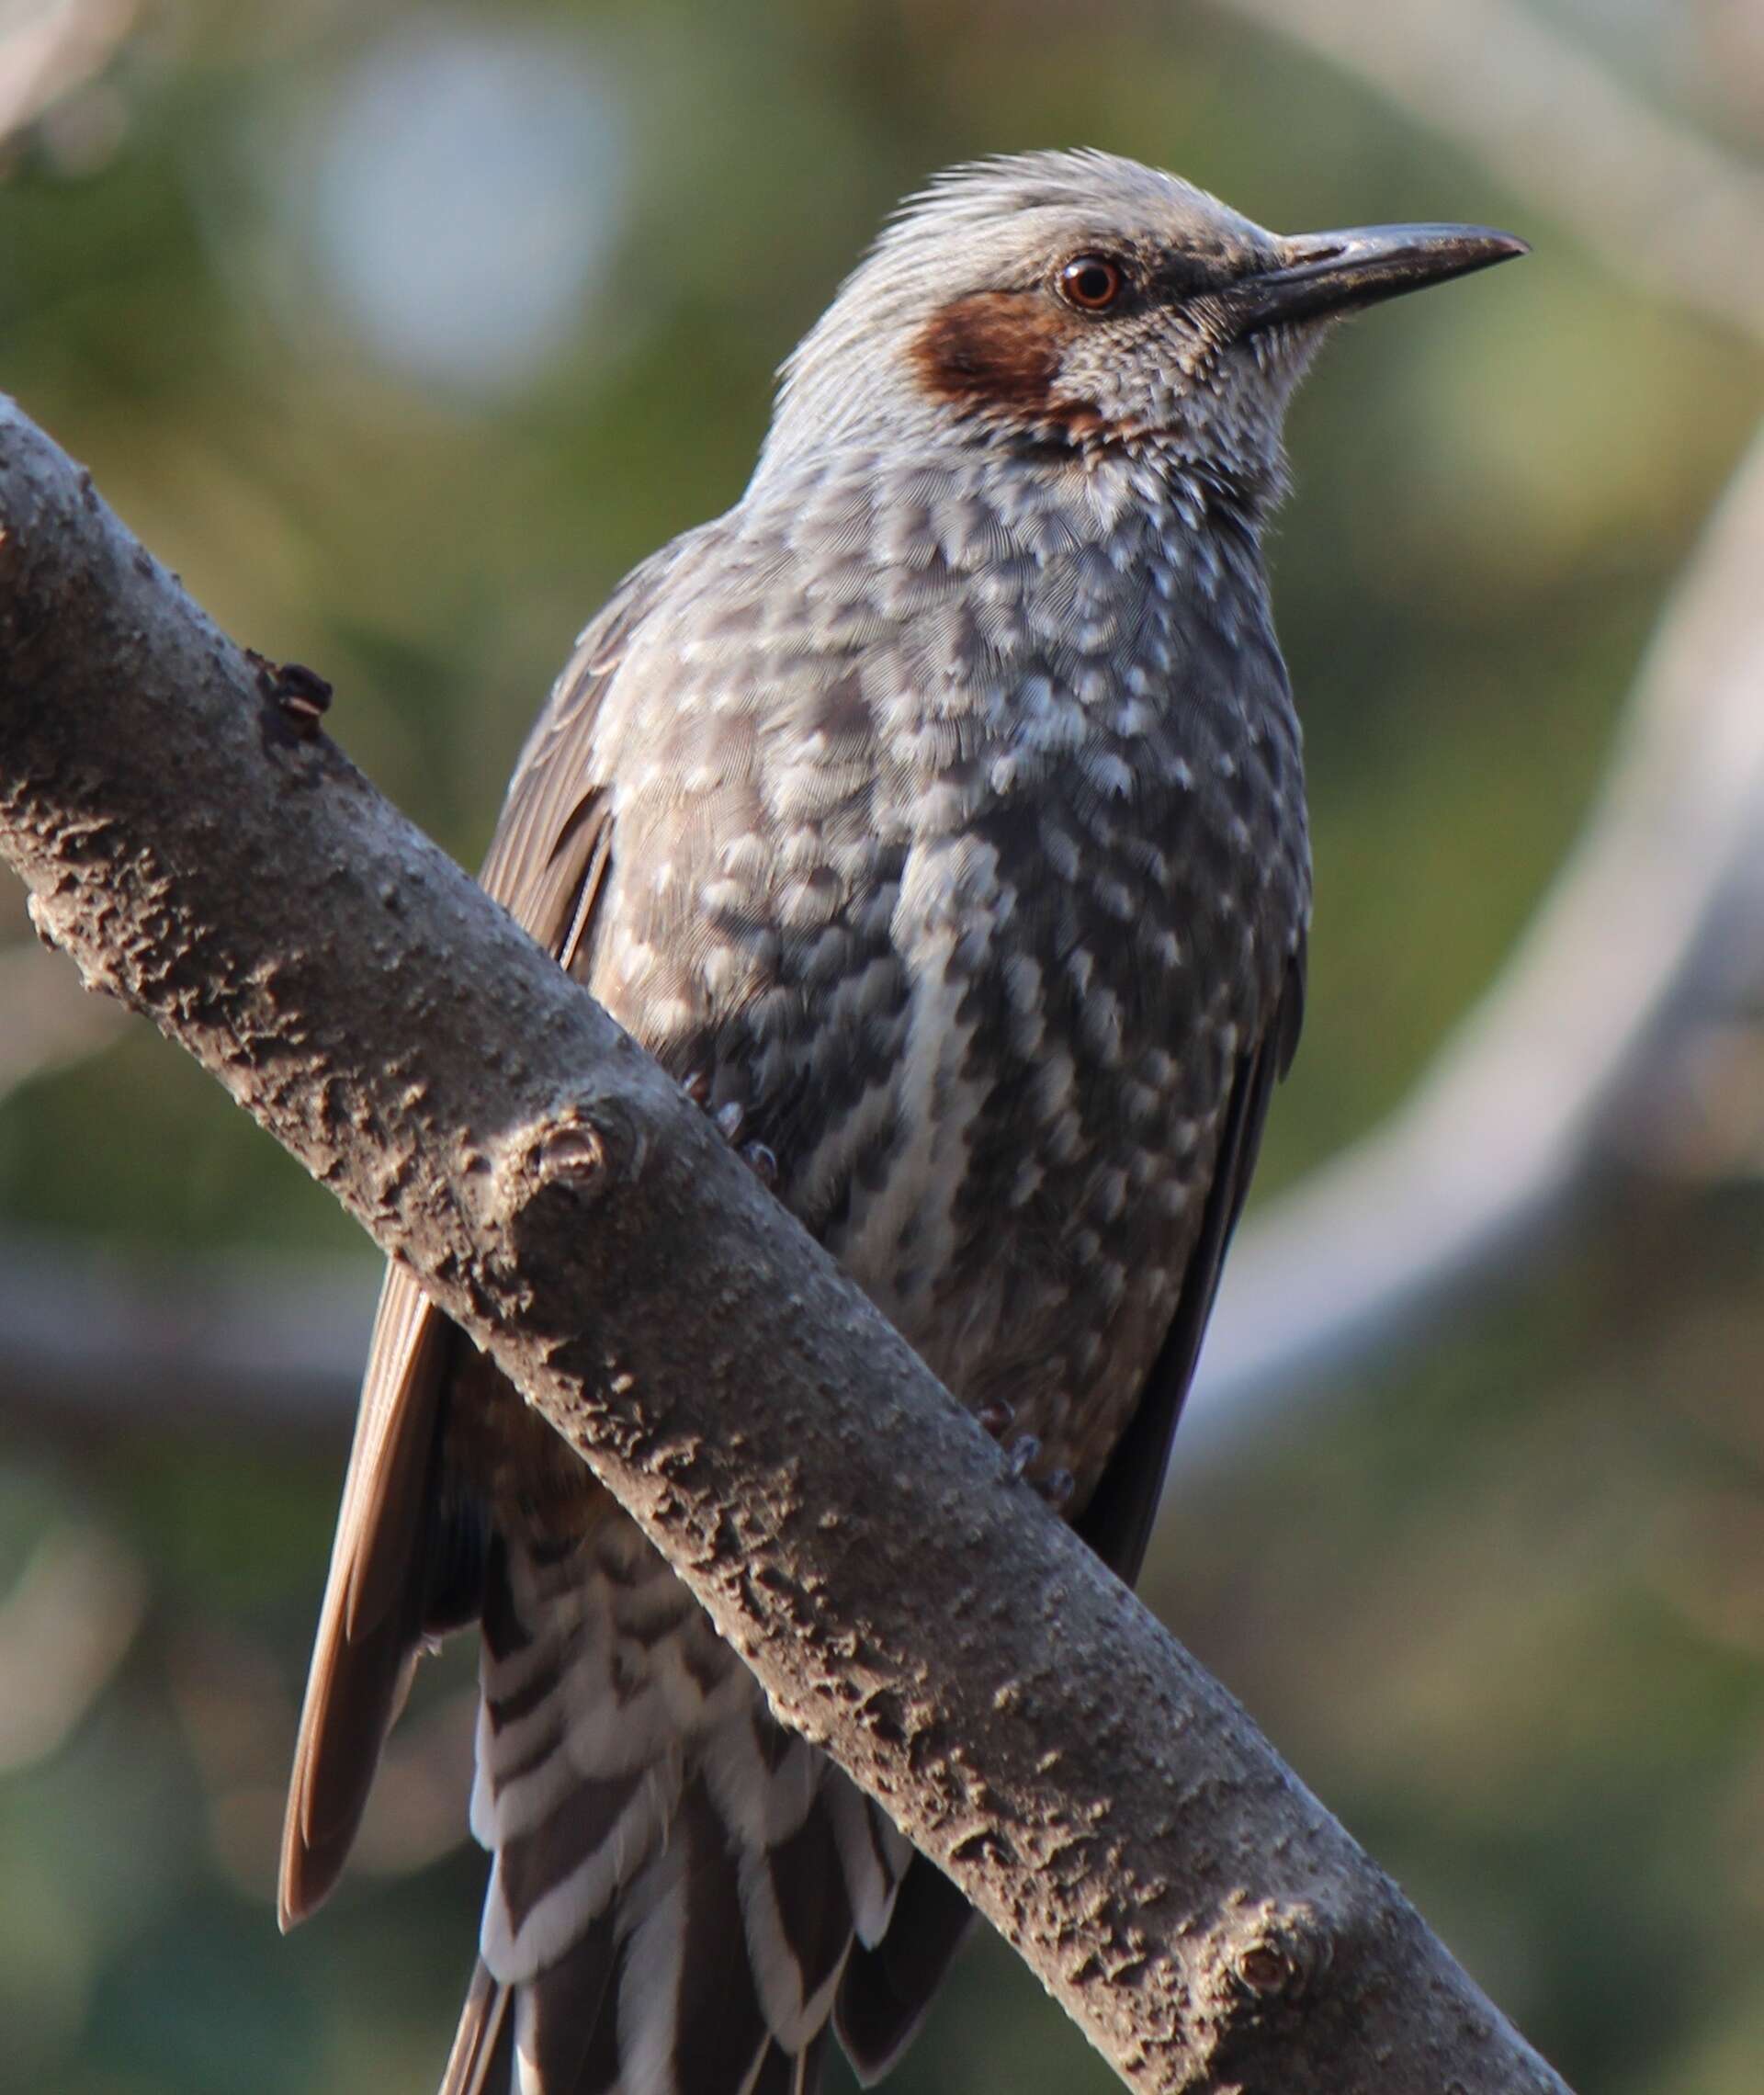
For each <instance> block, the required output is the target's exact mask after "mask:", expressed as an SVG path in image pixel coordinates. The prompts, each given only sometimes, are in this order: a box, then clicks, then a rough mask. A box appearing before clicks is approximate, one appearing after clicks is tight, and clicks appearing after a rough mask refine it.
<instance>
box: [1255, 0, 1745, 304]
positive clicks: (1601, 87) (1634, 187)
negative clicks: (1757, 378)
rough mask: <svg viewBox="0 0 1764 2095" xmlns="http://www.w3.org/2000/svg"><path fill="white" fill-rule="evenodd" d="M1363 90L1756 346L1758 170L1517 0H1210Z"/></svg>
mask: <svg viewBox="0 0 1764 2095" xmlns="http://www.w3.org/2000/svg"><path fill="white" fill-rule="evenodd" d="M1220 4H1221V5H1223V6H1226V7H1227V8H1229V9H1230V10H1231V11H1233V12H1234V13H1236V14H1238V15H1242V16H1244V17H1247V18H1248V19H1249V20H1250V21H1252V22H1256V23H1259V24H1261V26H1262V27H1263V28H1271V29H1273V30H1275V31H1276V32H1278V33H1279V34H1280V35H1282V36H1285V37H1290V38H1292V39H1293V40H1295V41H1296V42H1298V43H1300V44H1303V45H1304V46H1305V47H1306V49H1308V50H1310V51H1315V52H1317V54H1318V55H1319V56H1321V57H1323V58H1326V59H1328V60H1329V62H1331V63H1332V64H1334V65H1336V66H1338V67H1340V69H1341V70H1343V71H1344V72H1346V73H1349V74H1352V75H1353V76H1354V77H1355V78H1357V79H1360V80H1363V81H1366V82H1368V83H1369V84H1370V85H1373V86H1374V87H1376V88H1378V89H1379V90H1380V91H1381V92H1383V93H1384V94H1385V95H1386V96H1388V97H1389V98H1390V99H1391V100H1392V101H1394V102H1395V103H1396V104H1397V106H1398V107H1399V108H1401V109H1402V110H1403V111H1404V112H1405V114H1407V115H1408V116H1409V117H1411V118H1413V119H1415V120H1416V121H1417V122H1419V123H1422V124H1425V125H1427V126H1429V127H1430V129H1431V130H1435V131H1436V132H1438V133H1440V134H1441V135H1442V137H1445V138H1448V139H1450V140H1452V141H1453V143H1454V144H1456V145H1459V146H1462V147H1463V148H1464V150H1466V151H1467V152H1470V153H1475V154H1476V157H1477V158H1478V159H1480V160H1481V161H1482V162H1483V163H1484V164H1486V165H1487V167H1488V168H1489V169H1490V170H1491V171H1492V172H1493V173H1494V175H1495V176H1496V177H1497V178H1498V180H1499V181H1500V182H1501V183H1503V184H1504V185H1505V186H1506V187H1507V188H1509V189H1510V191H1511V192H1512V193H1513V195H1514V196H1516V197H1522V198H1525V199H1526V200H1527V201H1528V202H1531V203H1534V204H1535V205H1537V206H1538V207H1539V208H1541V209H1542V210H1546V211H1548V212H1549V213H1550V214H1551V216H1552V217H1554V218H1555V219H1557V220H1558V221H1560V222H1561V223H1562V224H1563V225H1565V226H1566V227H1567V228H1568V229H1569V230H1570V231H1571V232H1573V233H1574V235H1575V237H1576V239H1577V240H1579V241H1581V242H1582V243H1584V244H1585V245H1586V246H1587V247H1588V248H1589V249H1590V250H1591V252H1592V253H1593V254H1595V255H1598V256H1599V258H1600V261H1602V262H1603V263H1604V264H1605V266H1606V267H1607V268H1609V269H1610V270H1611V272H1612V273H1613V275H1615V276H1618V277H1628V278H1630V279H1632V280H1633V281H1634V282H1637V283H1641V284H1644V285H1645V286H1646V287H1647V288H1648V289H1650V290H1652V291H1654V292H1655V293H1656V294H1657V295H1658V296H1660V297H1663V298H1667V299H1670V300H1673V301H1675V302H1676V303H1677V304H1679V305H1682V306H1687V307H1689V308H1690V309H1691V311H1693V312H1698V313H1701V314H1702V315H1704V316H1705V317H1707V318H1709V319H1712V320H1714V321H1716V322H1718V323H1720V324H1722V325H1723V326H1726V327H1735V328H1738V329H1739V330H1740V332H1741V333H1742V334H1747V335H1749V336H1750V337H1751V338H1752V339H1753V340H1754V341H1755V342H1764V176H1760V175H1759V173H1758V170H1757V169H1756V168H1753V167H1749V166H1747V164H1746V163H1745V162H1744V161H1741V160H1738V159H1736V158H1735V157H1734V156H1733V155H1732V154H1729V153H1724V152H1723V151H1722V150H1721V149H1720V148H1719V147H1718V146H1716V145H1714V144H1713V143H1712V142H1711V141H1710V140H1708V139H1707V138H1705V137H1702V136H1701V135H1700V134H1699V133H1698V132H1696V131H1693V130H1691V129H1690V128H1689V127H1688V126H1686V125H1684V124H1680V123H1675V122H1674V121H1673V120H1672V119H1670V118H1669V117H1667V116H1664V115H1662V114H1661V113H1660V111H1659V110H1657V109H1656V108H1651V107H1650V106H1649V105H1648V104H1647V103H1646V102H1645V101H1644V100H1642V98H1641V97H1640V96H1638V95H1635V94H1634V93H1632V92H1631V90H1630V89H1629V88H1628V87H1627V86H1626V85H1624V84H1623V81H1621V80H1620V79H1619V78H1618V77H1617V75H1616V74H1614V73H1612V72H1611V70H1610V69H1609V68H1608V67H1606V66H1604V65H1602V64H1600V62H1599V61H1598V60H1597V59H1596V58H1594V57H1593V56H1592V55H1591V53H1590V52H1589V51H1587V50H1585V49H1584V48H1583V47H1582V46H1580V45H1578V44H1576V43H1574V42H1572V41H1571V40H1569V39H1568V38H1566V37H1565V36H1564V35H1563V34H1562V33H1561V32H1560V31H1559V30H1557V29H1555V28H1551V27H1550V25H1549V24H1548V23H1547V22H1545V21H1544V20H1543V19H1542V18H1541V17H1539V16H1538V15H1537V14H1536V13H1534V12H1533V10H1532V8H1530V7H1526V6H1519V5H1517V4H1516V0H1408V5H1406V6H1400V7H1392V6H1388V5H1387V4H1386V0H1220Z"/></svg>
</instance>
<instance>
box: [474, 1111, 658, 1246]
mask: <svg viewBox="0 0 1764 2095" xmlns="http://www.w3.org/2000/svg"><path fill="white" fill-rule="evenodd" d="M649 1147H650V1145H649V1138H648V1136H647V1135H646V1134H645V1132H644V1131H643V1129H642V1128H641V1127H639V1125H638V1121H637V1118H636V1116H635V1115H633V1114H632V1113H631V1111H630V1110H629V1108H628V1106H626V1105H625V1104H623V1102H622V1101H620V1100H618V1099H614V1098H608V1099H595V1100H594V1101H592V1102H587V1101H580V1100H578V1101H572V1102H571V1104H568V1105H564V1106H560V1107H559V1108H558V1109H557V1110H556V1111H555V1112H551V1113H548V1114H546V1115H544V1116H543V1117H542V1118H540V1119H537V1120H534V1121H529V1122H528V1123H527V1124H526V1126H525V1127H520V1128H517V1129H516V1130H515V1133H514V1134H513V1135H512V1136H511V1137H510V1138H508V1139H507V1140H506V1142H505V1143H504V1145H503V1154H502V1157H501V1158H500V1160H499V1161H498V1163H497V1166H496V1192H497V1196H498V1205H499V1206H501V1207H502V1208H503V1211H504V1213H505V1214H506V1215H507V1217H508V1218H509V1220H510V1222H511V1223H514V1222H516V1221H518V1220H519V1219H520V1218H521V1217H524V1216H526V1214H527V1213H528V1211H529V1210H531V1209H533V1208H534V1207H535V1206H536V1204H541V1205H545V1206H548V1205H550V1203H551V1202H553V1201H555V1200H556V1199H558V1198H562V1199H564V1200H566V1201H568V1202H569V1203H570V1204H571V1206H572V1207H575V1208H582V1207H585V1206H586V1207H592V1206H596V1205H598V1203H599V1202H601V1201H603V1200H605V1198H606V1196H607V1195H609V1194H611V1193H614V1192H616V1191H619V1190H621V1189H622V1188H624V1187H626V1186H628V1185H630V1184H631V1183H634V1181H635V1180H636V1179H637V1178H638V1177H639V1174H640V1173H641V1172H642V1170H643V1167H644V1164H645V1163H646V1162H647V1161H648V1158H649Z"/></svg>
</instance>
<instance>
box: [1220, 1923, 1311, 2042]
mask: <svg viewBox="0 0 1764 2095" xmlns="http://www.w3.org/2000/svg"><path fill="white" fill-rule="evenodd" d="M1219 1948H1220V1958H1221V1962H1222V1965H1223V1967H1224V1968H1223V1972H1222V1974H1221V1976H1222V1978H1223V1980H1224V1985H1223V1987H1222V1988H1221V1990H1222V1991H1223V1993H1224V1994H1225V1996H1226V1998H1225V1999H1223V2000H1222V2001H1221V2002H1220V2006H1221V2007H1222V2009H1223V2010H1225V2017H1226V2019H1227V2021H1231V2020H1236V2019H1241V2018H1242V2017H1243V2015H1244V2014H1245V2012H1246V2011H1248V2012H1249V2013H1250V2014H1251V2015H1255V2016H1260V2015H1261V2014H1263V2013H1265V2012H1267V2011H1268V2010H1272V2009H1277V2008H1291V2007H1292V2006H1294V2005H1295V2004H1296V2003H1298V2002H1300V2001H1303V2000H1305V1999H1306V1998H1307V1997H1308V1996H1309V1995H1310V1994H1311V1993H1312V1992H1313V1991H1314V1990H1315V1989H1316V1987H1317V1984H1318V1982H1319V1981H1320V1980H1321V1979H1322V1977H1323V1976H1324V1974H1325V1973H1326V1972H1327V1971H1328V1970H1329V1965H1331V1964H1332V1963H1333V1961H1334V1957H1335V1930H1334V1928H1333V1926H1332V1925H1331V1924H1330V1922H1329V1919H1327V1917H1326V1916H1325V1915H1324V1914H1323V1913H1321V1912H1320V1911H1319V1910H1318V1909H1317V1907H1315V1906H1313V1905H1312V1904H1310V1903H1309V1901H1307V1900H1295V1901H1293V1902H1292V1903H1290V1904H1285V1903H1276V1902H1274V1901H1272V1900H1270V1901H1264V1902H1263V1903H1261V1904H1260V1905H1257V1906H1253V1907H1246V1908H1243V1910H1242V1911H1241V1912H1240V1913H1239V1914H1238V1916H1237V1923H1236V1925H1235V1926H1233V1927H1232V1928H1231V1929H1230V1930H1229V1931H1227V1933H1226V1934H1225V1936H1224V1937H1223V1938H1222V1940H1221V1942H1220V1945H1219Z"/></svg>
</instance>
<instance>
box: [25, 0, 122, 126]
mask: <svg viewBox="0 0 1764 2095" xmlns="http://www.w3.org/2000/svg"><path fill="white" fill-rule="evenodd" d="M139 12H140V9H139V6H138V4H137V0H0V154H4V153H6V152H7V151H8V150H10V149H11V148H12V147H13V146H14V145H16V144H17V141H18V139H19V138H20V137H21V135H22V134H23V133H24V132H26V131H28V130H29V129H30V128H31V126H32V125H33V124H35V123H38V122H39V121H40V120H41V119H43V118H45V117H47V116H48V115H49V114H50V113H51V111H52V110H53V109H54V108H55V107H56V105H57V104H58V103H61V102H63V101H65V100H66V98H67V97H68V96H71V95H74V94H76V93H77V92H78V90H80V89H81V88H83V87H85V86H87V85H89V84H90V83H91V82H92V81H94V80H95V79H96V77H97V75H98V74H100V73H102V72H103V71H104V69H105V67H106V66H107V65H108V64H109V62H110V61H111V59H112V58H114V57H115V56H116V54H117V52H118V51H119V50H120V49H121V48H122V45H123V43H124V41H125V40H126V39H127V38H128V35H129V32H130V30H131V29H132V28H134V26H135V17H136V16H137V14H138V13H139Z"/></svg>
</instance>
